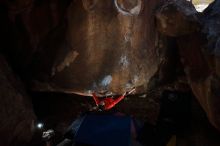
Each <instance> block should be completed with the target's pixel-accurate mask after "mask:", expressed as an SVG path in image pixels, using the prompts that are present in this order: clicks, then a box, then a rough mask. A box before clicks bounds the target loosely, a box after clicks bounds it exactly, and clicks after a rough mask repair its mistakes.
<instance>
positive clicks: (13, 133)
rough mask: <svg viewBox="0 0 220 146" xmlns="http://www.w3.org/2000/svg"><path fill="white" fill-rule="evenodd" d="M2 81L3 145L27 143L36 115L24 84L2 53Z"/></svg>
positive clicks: (1, 127) (0, 98) (0, 58)
mask: <svg viewBox="0 0 220 146" xmlns="http://www.w3.org/2000/svg"><path fill="white" fill-rule="evenodd" d="M0 82H1V84H0V91H1V92H0V101H1V102H0V118H1V120H0V137H1V138H0V139H1V145H4V146H19V145H26V144H27V143H28V142H29V141H30V140H31V139H32V135H33V132H34V123H35V122H36V116H35V114H34V112H33V108H32V103H31V99H30V97H29V96H28V94H27V92H26V89H25V87H24V85H23V84H22V82H21V80H20V79H19V78H18V77H17V76H16V75H14V72H13V71H12V69H11V67H10V66H9V65H8V63H7V61H6V60H5V58H4V57H3V56H2V55H0Z"/></svg>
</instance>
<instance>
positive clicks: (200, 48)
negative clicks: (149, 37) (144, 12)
mask: <svg viewBox="0 0 220 146" xmlns="http://www.w3.org/2000/svg"><path fill="white" fill-rule="evenodd" d="M179 2H180V1H178V2H177V1H173V3H179ZM173 6H175V10H177V11H180V12H178V13H181V14H182V15H183V16H181V15H179V16H178V15H177V16H176V17H178V18H176V19H177V20H178V22H180V24H179V23H178V26H181V24H184V27H185V30H191V31H190V32H187V31H186V32H181V33H179V32H180V31H182V30H184V29H182V27H179V28H176V27H174V28H175V29H174V30H175V31H173V30H172V29H161V25H160V24H162V22H163V19H164V18H167V19H172V18H173V15H170V14H169V13H168V14H167V13H162V14H161V12H163V11H159V13H158V14H157V16H162V18H163V19H161V17H157V20H158V21H159V23H158V24H159V25H158V26H159V30H160V31H161V32H162V33H164V34H165V35H168V36H176V41H177V45H178V49H179V54H180V57H181V62H182V64H183V67H184V71H185V73H186V76H187V79H188V82H189V85H190V86H191V88H192V91H193V93H194V94H195V96H196V98H197V99H198V101H199V103H200V104H201V106H202V107H203V109H204V110H205V112H206V114H207V116H208V118H209V120H210V122H211V123H212V124H213V125H214V126H215V127H216V128H218V129H219V130H220V108H219V106H218V105H219V103H220V98H219V95H220V93H219V91H220V80H219V77H220V76H219V69H220V68H219V65H218V64H219V56H218V50H219V47H218V40H219V28H220V25H219V24H220V23H219V21H220V13H219V8H220V3H219V0H217V1H216V2H215V3H213V4H212V5H210V7H209V8H208V9H207V10H206V11H205V12H204V14H203V17H201V18H200V22H202V23H201V24H200V23H199V21H198V20H199V17H197V18H195V16H196V15H195V13H194V12H193V13H190V14H192V15H188V14H189V13H188V12H190V11H185V10H183V9H181V8H179V7H182V6H179V5H177V4H172V5H168V8H167V9H169V7H171V8H172V9H173ZM186 6H187V5H186ZM190 7H192V6H190ZM162 10H163V7H162ZM186 10H187V8H186ZM178 13H177V14H178ZM192 16H194V17H193V18H194V22H195V23H194V24H195V26H196V24H197V26H196V27H194V28H193V29H192V26H191V23H190V22H191V20H192ZM196 20H197V23H196ZM168 24H169V23H166V25H168ZM171 27H172V25H171V24H170V25H168V26H167V27H166V28H171ZM198 28H203V29H202V30H200V31H199V29H198ZM201 31H203V32H204V34H205V35H204V34H203V35H202V33H201ZM174 34H175V35H174ZM205 37H206V38H205Z"/></svg>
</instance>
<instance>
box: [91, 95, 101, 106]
mask: <svg viewBox="0 0 220 146" xmlns="http://www.w3.org/2000/svg"><path fill="white" fill-rule="evenodd" d="M92 97H93V99H94V101H95V104H96V105H99V103H100V100H99V98H98V97H97V96H96V94H95V93H92Z"/></svg>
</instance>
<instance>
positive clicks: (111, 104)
mask: <svg viewBox="0 0 220 146" xmlns="http://www.w3.org/2000/svg"><path fill="white" fill-rule="evenodd" d="M92 97H93V99H94V100H95V103H96V105H97V106H98V105H99V104H100V103H101V102H104V103H105V105H104V109H105V110H109V109H111V108H113V107H114V106H115V105H116V104H117V103H119V102H120V101H121V100H122V99H124V98H125V96H123V95H122V96H119V97H118V98H111V97H107V98H104V99H102V100H100V99H99V98H98V97H97V96H96V94H95V93H92Z"/></svg>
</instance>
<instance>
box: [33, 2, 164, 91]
mask: <svg viewBox="0 0 220 146" xmlns="http://www.w3.org/2000/svg"><path fill="white" fill-rule="evenodd" d="M159 2H160V0H157V1H153V0H150V1H142V0H137V1H122V0H115V1H102V0H92V1H87V0H83V1H81V0H76V1H73V2H72V4H71V5H70V7H69V8H68V15H67V24H66V25H67V28H65V27H64V29H62V28H61V29H55V30H54V33H51V34H50V35H48V36H47V37H46V38H45V40H44V42H43V43H42V44H40V46H39V50H38V53H37V54H38V55H36V58H35V60H34V61H33V62H34V63H32V65H31V67H32V68H31V70H32V73H31V75H34V76H32V81H33V82H32V83H33V84H32V85H33V86H32V87H33V88H32V89H33V90H36V91H60V92H66V93H77V94H82V95H91V92H93V91H94V92H98V93H103V95H116V94H123V92H125V91H126V90H128V89H129V88H132V87H137V90H136V94H138V93H144V92H146V90H147V89H148V84H149V80H150V79H151V78H152V77H153V76H154V75H155V73H156V72H157V71H158V67H159V65H160V64H161V60H162V59H161V58H162V57H163V55H164V53H163V52H164V51H160V49H161V48H160V45H159V41H158V35H157V33H156V32H155V26H154V19H153V17H154V15H153V13H154V10H155V7H156V6H157V5H158V3H159ZM163 49H164V50H166V49H165V48H163ZM48 59H49V60H50V61H48Z"/></svg>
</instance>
